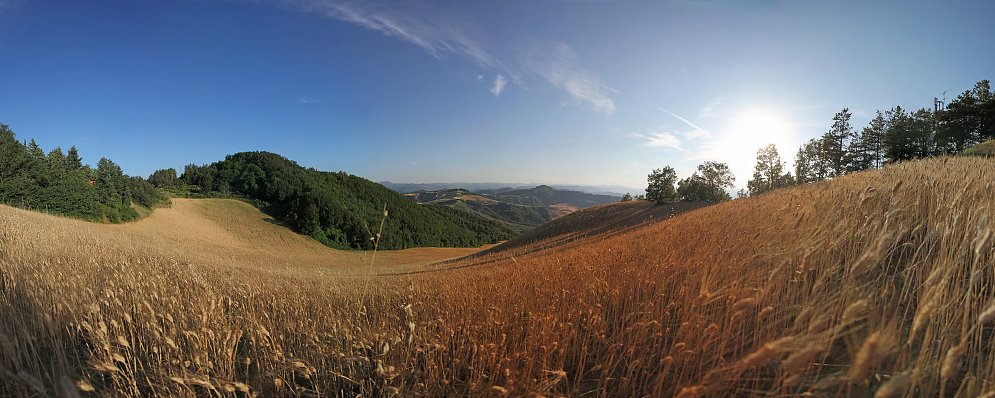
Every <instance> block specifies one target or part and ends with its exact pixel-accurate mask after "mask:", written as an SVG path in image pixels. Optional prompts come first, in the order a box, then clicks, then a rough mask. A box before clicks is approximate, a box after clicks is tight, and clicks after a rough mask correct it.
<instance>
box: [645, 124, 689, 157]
mask: <svg viewBox="0 0 995 398" xmlns="http://www.w3.org/2000/svg"><path fill="white" fill-rule="evenodd" d="M632 136H633V137H635V138H637V139H640V140H642V141H643V143H642V145H643V146H644V147H647V148H671V149H676V150H678V151H681V152H688V150H687V149H685V148H684V147H683V146H682V142H681V139H680V138H678V137H677V134H675V133H673V132H669V131H665V130H664V129H663V128H657V129H652V130H650V131H647V132H646V133H632Z"/></svg>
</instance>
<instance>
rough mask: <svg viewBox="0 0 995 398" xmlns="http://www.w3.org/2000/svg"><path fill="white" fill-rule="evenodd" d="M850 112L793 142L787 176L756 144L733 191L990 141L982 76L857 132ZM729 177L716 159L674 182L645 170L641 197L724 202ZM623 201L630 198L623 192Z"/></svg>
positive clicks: (992, 128) (992, 119)
mask: <svg viewBox="0 0 995 398" xmlns="http://www.w3.org/2000/svg"><path fill="white" fill-rule="evenodd" d="M852 116H853V114H852V113H851V112H850V110H849V109H848V108H844V109H843V110H841V111H839V112H837V113H836V115H835V116H833V119H832V125H831V126H830V127H829V130H828V131H826V132H825V133H824V134H822V135H821V136H820V137H818V138H813V139H811V140H809V141H808V142H807V143H805V144H803V145H802V146H801V147H799V148H798V152H797V153H796V154H795V164H794V174H792V173H791V172H790V171H787V163H786V162H784V161H782V160H781V157H780V154H779V153H778V151H777V148H776V147H775V146H774V145H773V144H771V145H767V146H765V147H763V148H760V150H759V151H758V152H757V163H756V165H755V166H754V172H753V175H752V178H751V179H750V180H749V181H748V182H747V188H746V190H744V191H740V193H739V196H741V197H742V196H754V195H759V194H762V193H765V192H768V191H771V190H774V189H778V188H783V187H787V186H791V185H795V184H804V183H810V182H817V181H824V180H828V179H832V178H835V177H838V176H841V175H844V174H847V173H853V172H858V171H864V170H873V169H878V168H881V167H884V166H885V165H886V164H890V163H897V162H902V161H908V160H913V159H920V158H926V157H934V156H942V155H955V154H960V153H964V152H965V151H967V150H968V149H969V148H971V147H973V146H975V145H978V144H980V143H983V142H986V141H990V140H993V139H995V93H993V92H992V88H991V84H990V82H989V81H988V80H982V81H980V82H978V83H976V84H975V85H974V87H973V88H972V89H970V90H966V91H964V92H963V93H961V94H960V95H958V96H957V97H956V98H955V99H953V100H952V101H950V103H949V104H947V105H945V106H942V107H941V106H935V107H934V109H933V110H930V109H926V108H922V109H918V110H915V111H908V110H906V109H904V108H902V107H901V106H895V107H894V108H892V109H888V110H885V111H880V110H879V111H877V112H876V114H875V116H874V118H872V119H871V121H870V122H869V123H868V125H867V126H864V127H863V128H862V129H860V130H859V131H858V130H857V129H856V128H854V127H853V124H852V123H851V118H852ZM733 181H734V180H733V178H732V174H731V173H730V172H728V166H727V165H726V164H724V163H716V162H706V163H705V164H702V165H701V166H698V171H696V172H695V174H694V175H692V176H691V177H689V178H687V179H684V180H681V181H677V174H676V173H675V172H674V169H673V168H671V167H669V166H668V167H664V168H662V169H656V170H653V171H652V172H651V173H650V174H649V176H648V178H647V182H648V183H649V184H648V187H647V188H646V196H645V198H646V199H648V200H652V201H654V202H657V203H666V202H674V201H678V200H686V201H695V200H697V201H706V202H720V201H723V200H729V199H731V197H730V195H729V194H728V193H727V192H726V189H727V188H731V187H732V183H733ZM675 184H676V185H677V187H676V188H675V187H674V186H675ZM623 199H631V195H630V196H628V197H624V198H623Z"/></svg>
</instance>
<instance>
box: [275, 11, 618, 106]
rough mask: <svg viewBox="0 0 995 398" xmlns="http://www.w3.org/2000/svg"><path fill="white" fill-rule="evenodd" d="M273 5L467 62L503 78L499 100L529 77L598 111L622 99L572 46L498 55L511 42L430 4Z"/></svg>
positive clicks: (546, 45) (531, 46) (539, 46)
mask: <svg viewBox="0 0 995 398" xmlns="http://www.w3.org/2000/svg"><path fill="white" fill-rule="evenodd" d="M269 1H275V2H278V3H280V4H283V5H286V6H290V7H292V8H295V9H298V10H301V11H305V12H311V13H317V14H321V15H324V16H326V17H328V18H331V19H335V20H339V21H344V22H348V23H352V24H355V25H358V26H361V27H363V28H366V29H369V30H372V31H376V32H380V33H381V34H383V35H386V36H389V37H393V38H397V39H399V40H403V41H406V42H408V43H411V44H414V45H416V46H419V47H421V48H422V49H424V50H425V51H426V52H427V53H428V54H430V55H431V56H433V57H435V58H438V59H444V58H445V57H446V56H449V55H455V56H461V57H465V58H467V59H469V60H470V61H472V62H474V63H476V64H477V65H479V66H480V67H482V68H485V69H489V70H491V71H494V72H496V73H498V74H499V75H500V76H502V78H503V79H501V82H502V83H500V85H499V84H498V83H499V82H498V81H497V80H495V82H494V84H493V85H492V86H491V87H490V91H491V92H492V93H494V95H499V94H500V93H501V91H502V90H503V89H504V87H505V86H506V85H507V84H508V83H509V82H510V83H514V84H525V82H524V80H525V77H526V76H535V77H539V78H541V79H542V80H544V81H546V82H547V83H548V84H550V85H552V86H553V87H556V88H559V89H561V90H563V91H564V92H565V93H566V94H567V95H568V96H569V97H570V101H571V102H573V103H579V104H586V105H589V106H590V107H591V108H592V109H593V110H594V111H595V112H600V113H605V114H611V113H613V112H614V111H615V102H614V101H613V100H612V99H611V98H609V97H608V95H606V94H605V93H606V92H611V93H615V94H620V92H619V91H618V90H615V89H613V88H611V87H608V86H607V85H605V84H604V82H602V81H601V79H600V78H599V77H598V76H597V75H596V74H594V73H592V72H591V71H589V70H587V69H585V68H583V67H582V66H581V64H580V58H579V57H578V56H577V53H576V52H574V50H573V48H571V47H570V46H569V45H567V44H566V43H562V42H540V41H538V40H525V41H524V43H525V44H523V45H521V46H519V47H518V48H516V49H514V50H506V51H498V50H496V49H498V48H501V49H504V48H506V47H507V44H508V43H501V44H502V45H493V44H496V43H490V42H488V41H487V40H485V39H484V35H483V34H482V33H481V31H480V29H482V28H481V27H480V26H477V27H476V29H469V28H468V27H469V26H473V25H472V24H470V23H468V21H467V20H466V19H465V18H462V17H460V16H457V15H453V14H451V13H447V12H446V10H443V9H440V8H431V7H429V6H428V5H426V3H421V2H402V3H398V4H386V3H384V2H382V1H378V0H370V1H362V2H351V1H350V2H347V1H341V0H269ZM478 79H479V78H478ZM499 86H500V88H499Z"/></svg>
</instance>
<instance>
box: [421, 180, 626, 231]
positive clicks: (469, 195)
mask: <svg viewBox="0 0 995 398" xmlns="http://www.w3.org/2000/svg"><path fill="white" fill-rule="evenodd" d="M405 196H407V197H409V198H411V199H413V200H415V201H416V202H418V203H422V204H433V205H444V206H450V207H454V208H458V209H465V210H469V211H471V212H474V213H476V214H480V215H482V216H485V217H488V218H491V219H494V220H498V221H501V222H503V223H505V224H508V225H509V226H511V227H512V228H514V229H516V230H519V231H526V230H529V229H532V228H535V227H537V226H539V225H542V224H545V223H547V222H549V221H551V220H555V219H557V218H559V217H562V216H564V215H567V214H570V213H572V212H574V211H577V210H578V209H583V208H587V207H591V206H597V205H602V204H607V203H616V202H618V201H619V199H620V198H618V197H614V196H610V195H595V194H589V193H584V192H577V191H561V190H556V189H553V188H551V187H549V186H546V185H540V186H538V187H535V188H529V189H511V188H508V189H499V190H485V191H480V192H471V191H469V190H467V189H447V190H439V191H417V192H412V193H407V194H405Z"/></svg>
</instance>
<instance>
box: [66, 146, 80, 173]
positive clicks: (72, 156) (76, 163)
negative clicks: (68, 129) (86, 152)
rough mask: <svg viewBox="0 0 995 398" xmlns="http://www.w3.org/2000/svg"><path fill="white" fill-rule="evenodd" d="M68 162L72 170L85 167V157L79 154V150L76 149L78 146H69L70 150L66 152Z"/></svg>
mask: <svg viewBox="0 0 995 398" xmlns="http://www.w3.org/2000/svg"><path fill="white" fill-rule="evenodd" d="M66 162H68V164H69V169H71V170H82V169H83V158H81V157H80V156H79V150H78V149H76V146H71V147H69V152H68V153H67V154H66Z"/></svg>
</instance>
